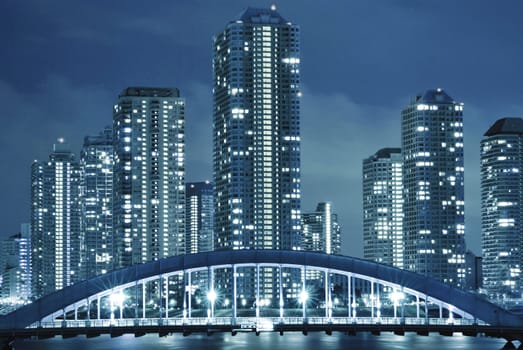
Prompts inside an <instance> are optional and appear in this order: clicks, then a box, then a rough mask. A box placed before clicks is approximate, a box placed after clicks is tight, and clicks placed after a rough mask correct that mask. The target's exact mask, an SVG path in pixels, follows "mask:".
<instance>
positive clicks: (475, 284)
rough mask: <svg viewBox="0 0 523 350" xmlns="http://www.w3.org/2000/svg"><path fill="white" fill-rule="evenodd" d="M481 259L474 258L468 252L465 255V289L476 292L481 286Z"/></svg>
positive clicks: (479, 257)
mask: <svg viewBox="0 0 523 350" xmlns="http://www.w3.org/2000/svg"><path fill="white" fill-rule="evenodd" d="M482 261H483V258H482V257H481V256H476V255H475V254H474V253H472V252H471V251H470V250H469V251H467V252H466V253H465V266H466V269H467V273H466V277H465V280H466V282H465V289H467V290H472V291H477V290H478V289H480V288H481V287H482V286H483V262H482Z"/></svg>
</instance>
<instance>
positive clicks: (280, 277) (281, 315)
mask: <svg viewBox="0 0 523 350" xmlns="http://www.w3.org/2000/svg"><path fill="white" fill-rule="evenodd" d="M281 269H282V267H281V265H278V289H279V294H280V300H279V307H280V322H281V320H282V319H283V281H282V271H281Z"/></svg>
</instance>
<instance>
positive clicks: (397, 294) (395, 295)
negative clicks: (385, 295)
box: [389, 291, 405, 305]
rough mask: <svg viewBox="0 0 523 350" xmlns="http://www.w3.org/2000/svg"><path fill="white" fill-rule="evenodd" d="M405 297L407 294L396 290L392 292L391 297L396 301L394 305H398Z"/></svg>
mask: <svg viewBox="0 0 523 350" xmlns="http://www.w3.org/2000/svg"><path fill="white" fill-rule="evenodd" d="M403 298H405V294H403V293H402V292H397V291H394V292H392V293H390V296H389V299H390V300H391V301H392V302H393V303H394V305H397V304H398V303H399V302H400V301H401V300H403Z"/></svg>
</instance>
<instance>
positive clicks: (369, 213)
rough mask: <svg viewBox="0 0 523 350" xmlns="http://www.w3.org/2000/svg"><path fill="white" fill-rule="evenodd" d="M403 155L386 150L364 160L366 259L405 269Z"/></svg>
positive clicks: (394, 150) (399, 151)
mask: <svg viewBox="0 0 523 350" xmlns="http://www.w3.org/2000/svg"><path fill="white" fill-rule="evenodd" d="M403 216H404V215H403V156H402V154H401V149H400V148H383V149H381V150H379V151H378V152H376V153H375V154H374V155H372V156H371V157H369V158H367V159H364V160H363V257H364V258H365V259H368V260H372V261H376V262H379V263H382V264H387V265H392V266H395V267H398V268H403V267H404V265H403V258H404V242H403Z"/></svg>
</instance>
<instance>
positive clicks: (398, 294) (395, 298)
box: [389, 290, 405, 318]
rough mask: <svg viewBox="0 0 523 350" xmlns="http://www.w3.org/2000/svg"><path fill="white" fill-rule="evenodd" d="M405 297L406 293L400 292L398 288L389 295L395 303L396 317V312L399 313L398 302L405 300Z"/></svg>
mask: <svg viewBox="0 0 523 350" xmlns="http://www.w3.org/2000/svg"><path fill="white" fill-rule="evenodd" d="M404 297H405V294H403V293H402V292H398V291H396V290H395V291H394V292H392V293H390V295H389V299H390V300H391V301H392V303H393V304H394V318H396V317H397V316H396V314H397V308H398V303H399V302H400V301H401V300H403V298H404Z"/></svg>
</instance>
